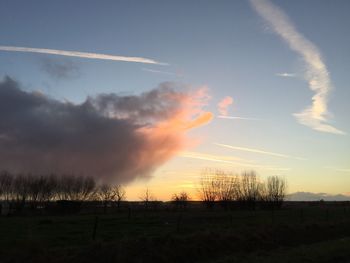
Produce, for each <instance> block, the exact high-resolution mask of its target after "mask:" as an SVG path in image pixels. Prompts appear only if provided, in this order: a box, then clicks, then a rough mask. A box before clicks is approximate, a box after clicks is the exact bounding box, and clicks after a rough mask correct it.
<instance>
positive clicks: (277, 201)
mask: <svg viewBox="0 0 350 263" xmlns="http://www.w3.org/2000/svg"><path fill="white" fill-rule="evenodd" d="M286 188H287V183H286V181H285V180H284V179H282V178H280V177H278V176H269V177H268V178H267V180H266V183H265V184H264V191H263V194H262V200H263V201H264V202H266V203H267V205H268V207H270V208H272V209H275V208H280V207H281V206H282V203H283V201H284V199H285V196H286Z"/></svg>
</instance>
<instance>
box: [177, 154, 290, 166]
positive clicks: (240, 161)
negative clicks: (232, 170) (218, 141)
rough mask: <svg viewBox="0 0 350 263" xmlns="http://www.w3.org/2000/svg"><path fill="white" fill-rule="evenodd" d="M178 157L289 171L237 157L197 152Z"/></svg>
mask: <svg viewBox="0 0 350 263" xmlns="http://www.w3.org/2000/svg"><path fill="white" fill-rule="evenodd" d="M179 156H180V157H184V158H191V159H198V160H204V161H210V162H218V163H224V164H227V165H229V166H234V167H248V168H257V169H265V170H274V171H288V170H290V168H284V167H276V166H270V165H259V164H254V163H253V162H252V161H249V160H244V159H241V158H237V157H229V156H218V155H212V154H203V153H198V152H182V153H180V154H179Z"/></svg>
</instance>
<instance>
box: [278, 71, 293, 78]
mask: <svg viewBox="0 0 350 263" xmlns="http://www.w3.org/2000/svg"><path fill="white" fill-rule="evenodd" d="M276 76H278V77H285V78H294V77H295V74H294V73H287V72H283V73H276Z"/></svg>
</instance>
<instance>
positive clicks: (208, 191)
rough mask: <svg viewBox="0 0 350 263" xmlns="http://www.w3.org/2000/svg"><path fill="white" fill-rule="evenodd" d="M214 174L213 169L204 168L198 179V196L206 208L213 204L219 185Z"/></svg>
mask: <svg viewBox="0 0 350 263" xmlns="http://www.w3.org/2000/svg"><path fill="white" fill-rule="evenodd" d="M215 175H216V174H215V170H210V169H205V170H204V171H202V174H201V177H200V180H199V186H198V193H199V197H200V199H201V200H202V201H203V202H204V204H205V205H206V206H207V207H208V208H212V207H213V206H214V203H215V200H216V199H217V197H218V189H219V185H218V180H217V178H216V176H215Z"/></svg>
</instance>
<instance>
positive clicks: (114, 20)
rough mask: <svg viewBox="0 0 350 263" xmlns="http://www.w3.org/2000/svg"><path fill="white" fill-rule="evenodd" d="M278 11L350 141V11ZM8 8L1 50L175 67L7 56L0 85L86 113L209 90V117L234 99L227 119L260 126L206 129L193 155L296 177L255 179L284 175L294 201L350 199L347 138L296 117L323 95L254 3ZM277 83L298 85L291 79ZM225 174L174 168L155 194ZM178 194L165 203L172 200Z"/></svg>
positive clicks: (289, 7)
mask: <svg viewBox="0 0 350 263" xmlns="http://www.w3.org/2000/svg"><path fill="white" fill-rule="evenodd" d="M272 3H273V4H274V5H275V6H279V7H280V8H281V9H282V10H283V12H284V13H285V14H286V15H287V16H288V17H289V18H290V20H291V21H292V23H293V24H294V26H295V28H296V29H297V31H298V32H299V33H301V34H302V35H303V36H304V37H305V38H307V39H308V40H309V41H311V42H312V43H313V44H314V45H315V46H317V48H318V50H319V51H320V52H321V54H322V57H323V59H324V62H325V64H326V66H327V69H328V72H329V74H330V78H331V81H332V85H333V86H334V90H332V91H331V93H330V96H329V103H328V111H329V112H331V113H332V117H331V118H329V123H330V124H332V125H333V126H335V127H336V128H338V129H340V130H341V131H344V132H346V133H348V132H349V131H350V122H349V117H348V114H349V112H350V106H349V103H348V99H349V98H350V88H349V84H348V73H347V69H349V68H350V59H349V56H348V55H347V54H348V53H349V52H348V47H349V46H350V36H349V34H348V25H349V24H350V18H349V16H348V11H349V9H350V3H349V2H348V1H345V0H343V1H341V0H337V1H332V2H331V1H315V0H312V1H273V2H272ZM0 4H1V8H0V45H1V46H20V47H33V48H47V49H59V50H71V51H81V52H94V53H103V54H111V55H121V56H138V57H144V58H150V59H154V60H156V61H160V62H165V63H169V65H167V66H164V65H152V64H142V63H130V62H119V61H103V60H91V59H83V58H72V57H64V56H54V55H47V54H32V53H20V52H5V51H0V76H5V75H9V76H11V77H13V78H14V79H16V80H18V81H19V82H20V83H21V84H22V86H23V87H24V89H26V90H40V91H42V92H43V93H46V94H48V95H49V96H52V97H54V98H57V99H59V100H65V99H66V100H69V101H72V102H75V103H79V102H82V101H83V100H84V99H85V97H86V96H89V95H90V96H92V95H94V94H98V93H109V92H115V93H122V94H138V93H140V92H143V91H148V90H150V89H152V88H154V87H156V86H157V85H158V84H159V83H161V82H164V81H176V82H182V83H185V84H188V85H191V86H193V87H196V86H202V85H205V86H207V87H208V88H209V93H210V95H211V100H210V103H209V105H208V106H207V110H209V111H211V112H213V113H214V114H215V115H218V112H217V103H218V102H219V101H220V100H221V99H222V98H223V97H225V96H231V97H232V98H233V100H234V102H233V104H232V105H231V106H230V108H229V115H232V116H241V117H248V118H257V119H259V120H229V119H219V118H214V119H213V121H212V122H211V123H209V124H208V125H206V126H203V127H200V128H197V129H195V130H193V131H191V132H190V134H189V136H194V137H200V138H202V142H201V143H200V144H199V145H197V146H196V147H195V148H193V149H188V151H192V152H197V153H201V154H211V155H216V156H238V157H241V158H245V159H249V160H252V161H254V162H255V163H258V164H263V165H273V166H276V167H280V168H286V169H285V170H275V171H274V170H264V169H259V168H257V169H256V170H257V171H258V172H259V174H260V175H261V176H262V177H264V176H267V175H271V174H280V175H282V176H285V177H286V178H287V180H288V182H289V188H290V191H299V190H300V191H314V192H330V193H345V192H350V189H349V185H350V170H349V169H350V165H349V163H350V157H349V156H350V150H349V149H350V140H349V137H348V135H337V134H332V133H326V132H320V131H316V130H314V129H311V128H310V127H307V126H305V125H302V124H300V123H299V122H298V121H297V120H296V118H295V117H294V116H293V113H298V112H301V111H302V110H304V109H305V108H306V107H307V106H309V105H310V104H311V97H312V96H313V94H314V93H313V92H312V91H311V90H310V89H309V87H308V83H307V82H306V81H305V79H304V72H305V63H304V62H303V61H302V59H301V56H300V55H299V54H297V53H296V52H294V51H293V50H291V49H290V48H289V46H288V45H287V44H286V43H285V42H284V41H283V40H282V39H281V37H279V36H278V34H276V32H274V30H273V28H272V27H271V25H269V24H268V23H266V21H264V19H263V18H262V17H261V16H259V14H258V13H257V12H256V11H255V10H254V8H253V7H252V4H251V3H250V2H249V1H147V2H146V1H50V2H48V1H30V2H29V1H4V0H2V1H0ZM48 58H49V59H52V60H54V61H56V62H58V63H66V62H67V61H69V63H72V64H73V65H74V66H75V68H76V69H77V70H78V73H77V75H75V76H73V77H69V78H54V77H53V76H52V75H50V74H48V73H47V72H46V71H45V70H43V68H42V61H45V60H46V59H48ZM150 70H151V71H153V72H151V71H150ZM155 71H163V72H168V73H171V74H166V73H161V72H155ZM278 73H290V74H293V75H294V76H293V77H282V76H277V75H276V74H278ZM213 143H222V144H227V145H233V146H240V147H246V148H254V149H263V150H265V151H270V152H276V153H283V154H286V155H290V156H297V157H303V158H305V159H307V160H303V161H302V160H296V159H293V158H276V157H273V156H268V155H264V154H256V153H252V152H247V151H245V152H244V151H237V150H233V149H228V148H223V147H219V146H217V145H214V144H213ZM221 165H222V164H220V163H217V162H210V163H208V162H207V161H203V160H197V159H190V158H184V157H174V158H173V159H172V160H171V161H169V162H168V163H166V164H164V165H163V166H162V167H160V168H159V169H158V170H157V171H156V173H155V174H154V177H153V179H151V180H150V181H148V182H146V184H149V186H150V187H154V189H155V191H157V190H156V189H157V187H160V186H161V185H168V187H170V185H171V187H175V188H174V189H180V188H185V189H187V188H186V187H193V185H194V184H195V181H196V175H197V174H198V173H199V171H200V170H201V169H203V168H205V167H207V166H212V167H221ZM223 168H224V169H232V170H235V169H236V170H238V171H240V170H241V169H242V168H241V167H238V168H237V167H227V166H223ZM179 174H181V175H180V176H179ZM144 184H145V182H143V181H142V182H136V183H134V184H133V185H131V186H130V187H134V189H136V190H133V191H134V193H135V194H130V195H131V197H134V198H137V191H141V190H140V189H141V188H142V187H144ZM191 185H192V186H191ZM171 187H170V188H169V189H173V188H171ZM176 187H177V188H176ZM166 189H168V188H166ZM168 191H170V190H164V192H159V195H160V196H161V197H163V196H165V195H166V193H165V192H168ZM171 191H172V190H171ZM174 191H175V190H174Z"/></svg>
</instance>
